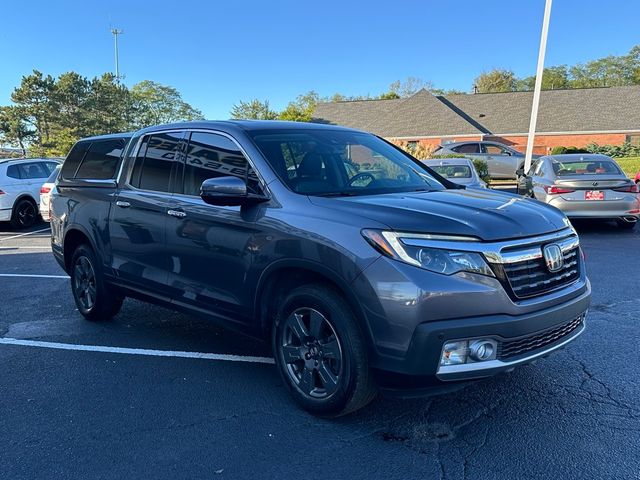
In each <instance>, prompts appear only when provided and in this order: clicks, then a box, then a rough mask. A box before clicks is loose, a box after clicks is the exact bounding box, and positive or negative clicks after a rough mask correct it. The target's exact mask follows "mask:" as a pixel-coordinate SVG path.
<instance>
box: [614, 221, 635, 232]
mask: <svg viewBox="0 0 640 480" xmlns="http://www.w3.org/2000/svg"><path fill="white" fill-rule="evenodd" d="M616 223H617V224H618V227H619V228H622V229H623V230H633V228H634V227H635V226H636V223H638V222H625V221H624V220H616Z"/></svg>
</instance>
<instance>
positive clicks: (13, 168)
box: [7, 165, 20, 178]
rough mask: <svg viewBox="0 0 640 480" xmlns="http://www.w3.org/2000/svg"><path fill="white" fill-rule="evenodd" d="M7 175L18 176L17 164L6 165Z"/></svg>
mask: <svg viewBox="0 0 640 480" xmlns="http://www.w3.org/2000/svg"><path fill="white" fill-rule="evenodd" d="M7 177H11V178H20V171H19V170H18V165H9V166H8V167H7Z"/></svg>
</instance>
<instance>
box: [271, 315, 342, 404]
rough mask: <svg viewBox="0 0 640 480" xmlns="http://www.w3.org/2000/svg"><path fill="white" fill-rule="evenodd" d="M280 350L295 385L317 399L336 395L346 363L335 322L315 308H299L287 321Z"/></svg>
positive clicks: (305, 393)
mask: <svg viewBox="0 0 640 480" xmlns="http://www.w3.org/2000/svg"><path fill="white" fill-rule="evenodd" d="M280 351H281V355H282V359H283V362H284V364H285V367H286V371H287V374H288V376H289V378H290V379H291V381H292V383H293V385H295V386H296V388H297V389H298V390H300V391H301V392H302V393H303V394H304V395H307V396H309V397H311V398H315V399H326V398H328V397H330V396H332V395H333V394H334V393H335V392H336V391H337V390H338V387H339V386H340V380H341V376H342V374H343V369H344V360H343V354H342V347H341V345H340V339H339V338H338V335H337V333H336V331H335V329H334V328H333V325H331V322H330V321H329V320H328V319H327V318H326V317H325V316H324V315H323V314H322V313H320V312H318V311H317V310H314V309H312V308H307V307H304V308H298V309H297V310H295V311H293V312H292V313H291V315H289V317H288V318H287V319H286V321H285V324H284V327H283V333H282V342H281V345H280Z"/></svg>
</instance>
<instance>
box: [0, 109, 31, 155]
mask: <svg viewBox="0 0 640 480" xmlns="http://www.w3.org/2000/svg"><path fill="white" fill-rule="evenodd" d="M35 133H36V132H35V130H33V129H32V128H29V125H28V123H27V121H26V115H25V112H24V110H23V108H22V107H16V106H7V107H0V139H1V140H2V141H3V142H4V143H7V144H9V145H11V146H14V147H20V150H22V156H23V157H24V156H26V155H27V144H28V142H29V141H30V140H31V139H32V138H33V137H34V135H35Z"/></svg>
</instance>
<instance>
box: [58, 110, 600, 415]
mask: <svg viewBox="0 0 640 480" xmlns="http://www.w3.org/2000/svg"><path fill="white" fill-rule="evenodd" d="M372 172H373V173H372ZM51 226H52V246H53V254H54V256H55V258H56V259H57V261H58V262H59V264H60V265H61V266H62V268H64V270H65V271H66V272H68V273H69V275H70V277H71V290H72V293H73V297H74V299H75V302H76V305H77V307H78V309H79V311H80V313H81V314H82V315H84V316H85V317H86V318H87V319H89V320H107V319H110V318H112V317H113V316H115V315H116V314H117V313H118V312H119V310H120V308H121V306H122V302H123V299H124V298H125V297H135V298H138V299H142V300H146V301H149V302H154V303H158V304H161V305H164V306H167V307H170V308H174V309H179V310H183V311H186V312H191V313H194V314H199V315H203V316H205V317H207V318H211V319H214V320H217V321H220V322H222V323H223V324H224V325H226V326H228V327H230V328H235V329H237V330H240V331H242V332H245V333H249V334H252V335H256V336H260V337H264V338H269V339H270V340H271V343H272V348H273V355H274V357H275V360H276V367H277V369H278V371H279V373H280V375H281V376H282V379H283V381H284V384H285V385H286V386H287V388H288V389H289V391H290V392H291V394H292V396H293V398H294V399H295V400H296V401H297V402H298V403H299V404H300V405H301V406H302V407H303V408H305V409H306V410H308V411H310V412H313V413H316V414H320V415H327V416H335V415H341V414H345V413H347V412H350V411H353V410H356V409H358V408H360V407H362V406H364V405H366V404H367V403H368V402H369V401H371V399H372V398H373V397H374V396H375V394H376V392H377V391H379V390H383V391H384V392H386V393H387V394H395V395H399V396H408V395H415V394H433V393H435V392H441V391H444V390H450V389H453V388H458V387H459V386H460V385H463V384H465V382H468V381H470V380H476V379H479V378H483V377H488V376H491V375H494V374H497V373H500V372H505V371H509V370H511V369H513V368H514V367H516V366H517V365H521V364H524V363H527V362H531V361H532V360H534V359H536V358H539V357H542V356H545V355H547V354H549V353H550V352H552V351H554V350H556V349H558V348H560V347H562V346H564V345H565V344H567V343H568V342H570V341H572V340H573V339H575V338H576V337H577V336H578V335H580V333H582V331H583V330H584V328H585V314H586V311H587V308H588V306H589V300H590V296H591V289H590V284H589V281H588V279H587V277H586V272H585V265H584V260H583V256H582V252H581V249H580V245H579V240H578V236H577V234H576V232H575V231H574V229H573V228H572V227H571V225H570V223H569V222H568V221H567V219H566V217H565V216H564V215H563V214H562V213H561V212H560V211H559V210H557V209H555V208H553V207H550V206H547V205H544V204H541V203H539V202H536V201H534V200H531V199H525V198H522V197H518V196H515V195H510V194H506V193H498V192H494V191H491V190H467V189H465V187H464V186H460V185H456V184H454V183H451V182H449V181H448V180H447V179H445V178H443V177H441V176H439V175H438V174H437V173H435V172H433V171H432V170H430V169H429V168H428V167H426V166H424V165H423V164H421V163H420V162H419V161H417V160H415V159H414V158H412V157H411V156H409V155H407V154H406V153H404V152H402V151H401V150H399V149H398V148H396V147H395V146H393V145H391V144H390V143H387V142H386V141H384V140H382V139H380V138H378V137H376V136H374V135H371V134H368V133H364V132H359V131H355V130H350V129H346V128H341V127H336V126H327V125H316V124H301V123H287V122H251V121H230V122H195V123H180V124H174V125H164V126H158V127H152V128H148V129H145V130H142V131H139V132H136V133H133V134H121V135H111V136H105V137H94V138H88V139H84V140H81V141H80V142H78V143H77V144H76V145H75V146H74V147H73V149H72V150H71V152H70V153H69V155H68V157H67V159H66V160H65V162H64V165H63V167H62V170H61V173H60V176H59V179H58V182H57V186H56V188H55V189H54V190H53V193H52V199H51Z"/></svg>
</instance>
